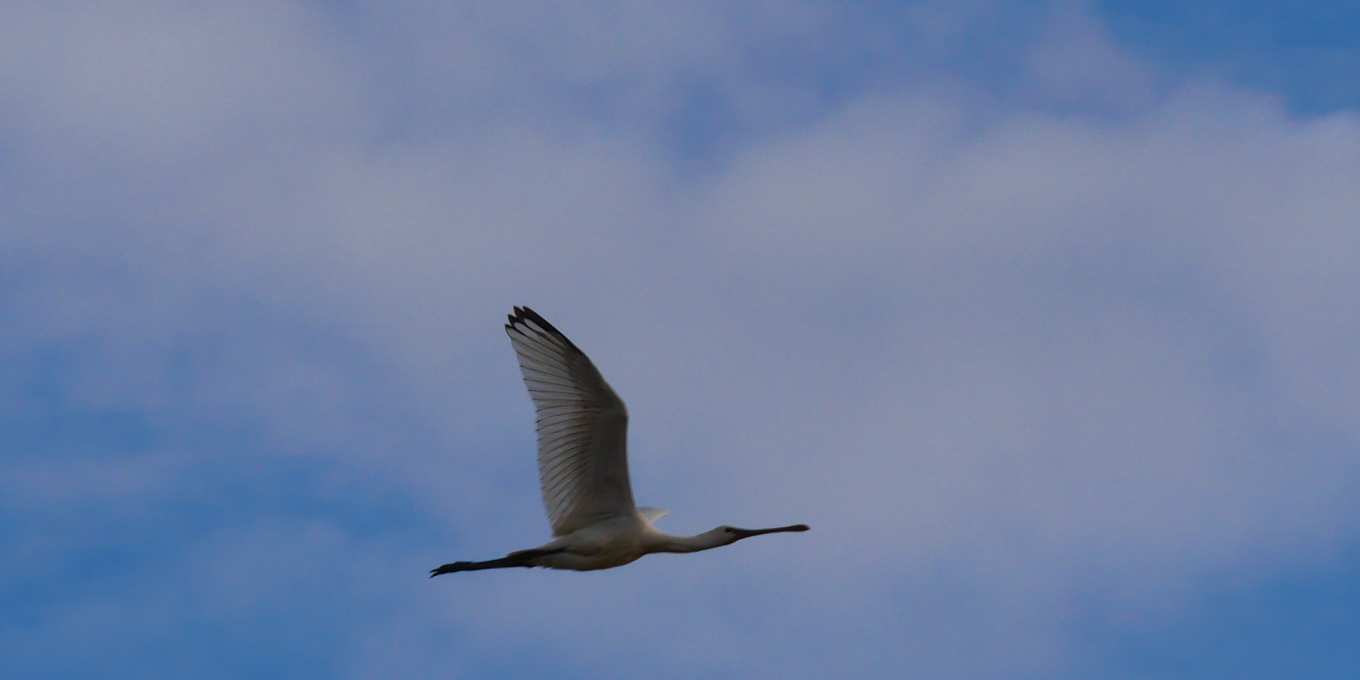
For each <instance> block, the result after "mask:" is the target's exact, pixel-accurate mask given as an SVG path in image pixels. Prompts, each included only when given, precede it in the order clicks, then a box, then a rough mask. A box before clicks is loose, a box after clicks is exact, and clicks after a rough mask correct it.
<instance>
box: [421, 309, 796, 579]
mask: <svg viewBox="0 0 1360 680" xmlns="http://www.w3.org/2000/svg"><path fill="white" fill-rule="evenodd" d="M505 330H506V332H507V333H508V334H509V335H510V342H511V344H512V345H514V347H515V355H516V356H517V357H518V359H519V366H520V371H521V372H522V373H523V374H524V383H525V385H526V386H527V387H528V388H529V396H530V397H531V398H532V399H533V402H534V406H535V407H536V410H537V412H538V417H537V424H538V472H539V481H540V482H541V484H542V488H543V505H544V508H545V509H546V510H547V511H548V519H549V520H550V521H551V522H552V528H553V535H554V536H556V537H557V538H556V539H555V540H553V541H551V542H549V543H546V544H544V545H542V546H539V547H537V548H533V549H530V550H521V551H519V552H513V553H510V554H509V555H507V556H505V557H503V558H501V559H498V560H487V561H485V562H453V563H450V564H446V565H443V566H441V567H439V568H437V569H434V570H432V572H431V576H438V575H440V574H447V573H452V572H458V571H478V570H482V569H500V568H505V567H547V568H549V569H570V570H574V571H593V570H596V569H609V568H611V567H620V566H623V565H625V564H629V563H631V562H635V561H637V560H638V558H640V557H642V556H643V555H647V554H649V553H656V552H677V553H684V552H696V551H699V550H708V549H709V548H716V547H719V546H724V545H729V544H732V543H735V542H737V541H739V540H741V539H743V538H749V537H751V536H757V535H760V534H769V533H778V532H785V531H807V526H806V525H802V524H796V525H793V526H787V527H776V528H774V529H736V528H733V527H726V526H723V527H718V528H716V529H713V530H712V531H708V532H705V533H702V534H699V535H697V536H671V535H670V534H665V533H662V532H660V531H657V530H656V527H654V526H653V523H654V522H655V521H656V520H658V519H661V518H662V517H664V516H665V515H666V511H665V510H659V509H656V508H639V507H637V506H636V505H635V504H634V503H633V490H632V487H631V483H630V481H629V479H628V455H627V437H628V409H627V408H626V407H625V406H624V405H623V400H622V399H619V397H618V395H616V394H614V390H613V388H611V387H610V386H609V383H607V382H605V380H604V377H603V376H601V375H600V372H599V370H598V369H596V368H595V365H594V364H592V363H591V361H590V359H589V358H587V357H586V355H585V353H584V352H582V351H581V350H580V349H578V348H577V347H576V345H574V344H572V342H571V341H570V340H568V339H567V338H566V336H565V335H562V333H561V332H560V331H558V330H557V329H556V328H553V326H552V324H550V323H548V322H547V321H545V320H544V319H543V317H541V316H539V315H538V314H536V313H534V311H533V310H531V309H529V308H527V307H523V308H521V307H516V308H515V313H514V315H512V316H511V317H510V323H508V324H506V326H505Z"/></svg>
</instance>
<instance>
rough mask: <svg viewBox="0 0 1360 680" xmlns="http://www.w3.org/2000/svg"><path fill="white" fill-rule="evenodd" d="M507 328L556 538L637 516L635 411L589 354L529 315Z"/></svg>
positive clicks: (516, 317)
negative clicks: (631, 444) (631, 447)
mask: <svg viewBox="0 0 1360 680" xmlns="http://www.w3.org/2000/svg"><path fill="white" fill-rule="evenodd" d="M509 318H510V323H508V324H506V325H505V332H506V333H507V334H508V335H509V336H510V343H511V344H512V345H514V347H515V355H516V356H517V357H519V368H520V371H521V372H522V373H523V374H524V384H525V385H527V386H528V387H529V396H530V397H531V398H532V399H533V401H534V407H535V408H536V409H537V410H538V477H539V481H540V483H541V484H542V486H543V506H544V508H546V509H547V511H548V519H549V521H551V522H552V529H553V535H554V536H565V535H567V534H569V533H571V532H573V531H575V530H577V529H579V528H581V527H583V526H585V525H586V524H589V523H591V522H594V521H596V520H601V519H606V518H609V517H614V516H617V515H622V514H626V513H629V512H632V511H633V510H634V505H633V490H632V487H631V486H630V485H629V482H628V447H627V439H628V409H627V408H625V407H624V405H623V400H621V399H619V397H618V395H616V394H614V390H613V389H612V388H610V387H609V383H607V382H605V381H604V377H603V376H601V375H600V371H599V370H598V369H596V368H595V364H592V363H590V359H589V358H587V357H586V355H585V353H583V352H582V351H581V350H579V349H577V347H576V345H574V344H572V342H571V341H570V340H568V339H567V337H566V336H565V335H562V333H561V332H560V331H558V330H557V329H556V328H553V326H552V324H550V323H548V322H547V321H544V320H543V317H541V316H539V315H538V314H537V313H535V312H534V310H532V309H529V308H528V307H516V308H515V313H514V314H512V315H511V316H510V317H509Z"/></svg>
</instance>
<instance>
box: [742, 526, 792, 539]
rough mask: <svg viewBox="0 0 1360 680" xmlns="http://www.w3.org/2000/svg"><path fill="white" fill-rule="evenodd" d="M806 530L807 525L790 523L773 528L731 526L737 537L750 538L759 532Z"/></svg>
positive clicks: (777, 532) (775, 532) (773, 532)
mask: <svg viewBox="0 0 1360 680" xmlns="http://www.w3.org/2000/svg"><path fill="white" fill-rule="evenodd" d="M807 530H808V525H806V524H791V525H789V526H786V527H775V528H773V529H738V528H736V527H733V528H732V531H733V533H735V534H736V535H737V538H738V539H743V538H750V537H752V536H759V535H761V534H779V533H783V532H785V531H807Z"/></svg>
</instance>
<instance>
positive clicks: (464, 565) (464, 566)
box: [430, 562, 473, 578]
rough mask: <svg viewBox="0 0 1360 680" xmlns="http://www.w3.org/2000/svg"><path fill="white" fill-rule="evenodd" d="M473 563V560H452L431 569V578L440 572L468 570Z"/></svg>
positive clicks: (450, 572) (448, 572)
mask: <svg viewBox="0 0 1360 680" xmlns="http://www.w3.org/2000/svg"><path fill="white" fill-rule="evenodd" d="M472 565H473V563H472V562H450V563H448V564H445V565H441V566H439V567H436V568H434V569H431V570H430V578H434V577H436V576H438V575H440V574H452V573H454V572H456V571H467V570H468V568H469V567H471V566H472Z"/></svg>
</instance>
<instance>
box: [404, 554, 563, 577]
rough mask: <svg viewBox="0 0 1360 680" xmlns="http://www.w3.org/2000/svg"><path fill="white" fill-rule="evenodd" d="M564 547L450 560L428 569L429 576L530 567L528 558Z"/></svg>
mask: <svg viewBox="0 0 1360 680" xmlns="http://www.w3.org/2000/svg"><path fill="white" fill-rule="evenodd" d="M566 551H567V549H566V548H556V549H554V550H519V551H517V552H512V553H510V554H509V555H506V556H505V557H502V558H500V559H498V560H486V561H485V562H450V563H448V564H445V565H443V566H440V567H438V568H435V569H431V570H430V578H434V577H436V576H438V575H440V574H452V573H454V572H459V571H481V570H483V569H509V568H511V567H532V566H534V565H532V564H529V560H532V559H534V558H535V557H542V556H544V555H555V554H557V553H560V552H566Z"/></svg>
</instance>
